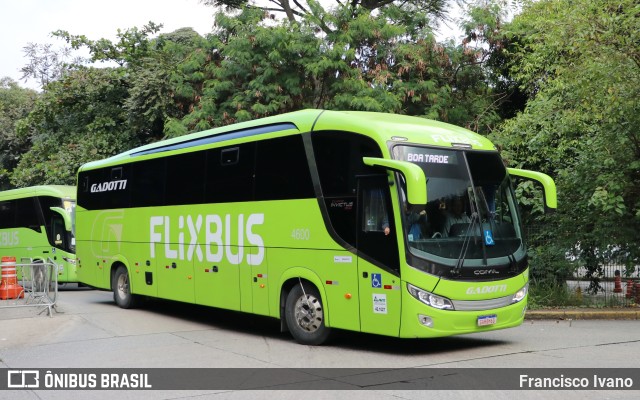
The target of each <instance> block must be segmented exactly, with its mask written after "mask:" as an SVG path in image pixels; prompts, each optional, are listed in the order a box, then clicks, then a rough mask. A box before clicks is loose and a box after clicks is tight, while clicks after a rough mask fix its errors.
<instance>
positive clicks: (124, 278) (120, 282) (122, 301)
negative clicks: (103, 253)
mask: <svg viewBox="0 0 640 400" xmlns="http://www.w3.org/2000/svg"><path fill="white" fill-rule="evenodd" d="M129 282H130V281H129V274H128V272H127V268H126V267H125V266H123V265H121V266H119V267H118V268H117V269H116V272H115V273H114V274H113V280H112V281H111V288H112V289H113V300H114V301H115V302H116V304H117V305H118V306H119V307H120V308H134V307H135V306H136V304H137V300H138V297H137V296H136V295H133V294H131V285H130V284H129Z"/></svg>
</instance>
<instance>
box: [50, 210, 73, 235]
mask: <svg viewBox="0 0 640 400" xmlns="http://www.w3.org/2000/svg"><path fill="white" fill-rule="evenodd" d="M49 209H50V210H51V211H53V212H55V213H58V214H60V216H61V217H62V220H63V221H64V229H66V230H67V231H69V232H71V229H72V224H71V216H70V215H69V213H68V212H67V211H66V210H65V209H64V208H61V207H49Z"/></svg>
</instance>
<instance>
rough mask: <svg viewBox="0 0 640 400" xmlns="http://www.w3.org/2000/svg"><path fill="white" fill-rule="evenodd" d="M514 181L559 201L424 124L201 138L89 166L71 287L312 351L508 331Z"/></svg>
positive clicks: (446, 129)
mask: <svg viewBox="0 0 640 400" xmlns="http://www.w3.org/2000/svg"><path fill="white" fill-rule="evenodd" d="M511 175H519V176H523V177H526V178H530V179H535V180H538V181H540V182H541V183H542V184H543V186H544V188H545V195H546V197H545V201H546V205H547V207H548V208H551V209H552V208H555V207H556V192H555V185H554V183H553V180H551V178H549V177H548V176H547V175H544V174H541V173H537V172H533V171H525V170H517V169H510V168H509V169H507V168H505V166H504V164H503V161H502V159H501V157H500V155H499V154H498V152H497V150H496V149H495V147H494V146H493V144H492V143H490V142H489V141H488V140H487V139H486V138H484V137H482V136H479V135H477V134H475V133H473V132H471V131H468V130H466V129H462V128H460V127H456V126H452V125H449V124H445V123H441V122H436V121H430V120H427V119H422V118H417V117H409V116H401V115H392V114H384V113H370V112H340V111H326V110H303V111H298V112H293V113H287V114H282V115H279V116H274V117H268V118H264V119H258V120H254V121H250V122H244V123H239V124H234V125H229V126H225V127H222V128H216V129H212V130H207V131H203V132H198V133H193V134H189V135H185V136H182V137H179V138H173V139H170V140H165V141H161V142H157V143H153V144H150V145H146V146H142V147H139V148H136V149H133V150H130V151H128V152H125V153H122V154H119V155H116V156H113V157H111V158H108V159H105V160H101V161H96V162H91V163H88V164H85V165H83V166H82V167H81V168H80V169H79V171H78V207H77V217H76V224H77V242H78V276H79V279H80V281H81V282H82V283H84V284H86V285H89V286H93V287H95V288H100V289H105V290H112V291H113V292H114V300H115V302H116V303H117V304H118V305H119V306H120V307H123V308H129V307H133V306H135V304H136V303H137V301H138V300H139V299H140V298H141V297H146V296H148V297H157V298H163V299H170V300H176V301H180V302H186V303H194V304H200V305H206V306H212V307H218V308H224V309H229V310H236V311H242V312H248V313H254V314H260V315H265V316H270V317H273V318H278V319H280V321H281V326H282V329H283V331H286V330H288V331H290V332H291V334H292V336H293V337H294V338H295V339H296V340H297V341H298V342H300V343H303V344H321V343H323V342H324V341H325V340H326V339H327V337H328V336H329V333H330V331H331V329H332V328H337V329H346V330H352V331H361V332H369V333H374V334H380V335H388V336H395V337H403V338H426V337H435V336H446V335H454V334H461V333H472V332H482V331H488V330H494V329H502V328H508V327H514V326H517V325H520V324H521V323H522V321H523V318H524V313H525V309H526V302H527V289H528V264H527V252H526V247H525V243H524V240H523V228H522V225H521V219H520V217H519V214H518V207H517V204H516V199H515V196H514V192H513V190H512V187H511V183H510V181H511V179H510V176H511ZM454 200H455V201H458V202H461V203H462V210H461V213H460V218H461V220H460V221H461V222H458V223H454V224H451V226H450V227H449V228H446V229H445V226H446V225H447V221H448V218H449V217H450V215H449V214H450V213H451V211H452V210H453V206H452V204H453V202H454ZM458 208H460V206H458ZM463 214H464V215H463ZM465 215H466V218H465Z"/></svg>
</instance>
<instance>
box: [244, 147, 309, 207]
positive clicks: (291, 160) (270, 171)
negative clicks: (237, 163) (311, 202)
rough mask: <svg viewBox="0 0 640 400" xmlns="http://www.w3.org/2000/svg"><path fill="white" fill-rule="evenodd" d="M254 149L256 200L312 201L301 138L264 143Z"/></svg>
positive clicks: (307, 168)
mask: <svg viewBox="0 0 640 400" xmlns="http://www.w3.org/2000/svg"><path fill="white" fill-rule="evenodd" d="M257 147H258V148H257V155H256V173H255V180H256V181H255V190H256V192H255V194H256V200H286V199H304V198H312V197H315V193H314V191H313V182H312V181H311V174H310V173H309V164H308V162H307V156H306V154H305V151H304V144H303V143H302V136H300V135H293V136H285V137H281V138H277V139H269V140H263V141H260V142H258V143H257Z"/></svg>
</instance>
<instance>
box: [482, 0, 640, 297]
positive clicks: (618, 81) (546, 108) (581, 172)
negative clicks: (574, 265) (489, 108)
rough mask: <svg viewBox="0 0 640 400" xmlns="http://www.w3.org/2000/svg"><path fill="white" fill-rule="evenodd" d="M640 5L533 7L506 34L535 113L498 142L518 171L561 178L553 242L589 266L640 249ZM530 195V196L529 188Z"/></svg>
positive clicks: (553, 1)
mask: <svg viewBox="0 0 640 400" xmlns="http://www.w3.org/2000/svg"><path fill="white" fill-rule="evenodd" d="M638 7H639V6H638V5H637V2H635V1H632V0H623V1H620V2H616V3H615V4H613V3H611V2H609V1H604V0H589V1H584V2H574V1H570V0H545V1H538V2H531V3H530V4H528V5H527V7H525V9H524V10H523V12H522V14H520V15H518V16H517V17H516V18H515V19H514V21H513V23H512V24H510V25H509V26H508V27H507V28H506V32H507V37H508V38H509V41H510V46H508V47H505V53H506V54H503V56H505V57H506V58H508V59H509V60H510V66H511V69H510V71H511V74H512V75H511V78H514V79H515V80H516V81H517V82H518V83H519V85H520V87H521V90H523V91H524V92H526V93H528V95H529V96H530V99H529V101H528V103H527V106H526V108H525V110H524V111H523V112H522V113H520V114H518V115H517V117H516V118H514V119H512V120H509V121H507V122H506V123H505V124H503V125H502V127H501V129H500V130H499V131H497V132H495V134H494V136H493V139H494V140H495V141H496V142H497V143H498V144H499V145H500V146H501V147H502V148H504V149H505V156H506V157H507V158H508V159H509V160H510V161H511V163H512V165H513V166H522V167H526V168H531V169H538V170H542V171H545V172H547V173H549V174H550V175H552V176H554V177H556V180H557V181H556V183H557V185H558V193H559V196H560V197H559V212H558V214H556V216H555V220H556V225H555V226H553V227H550V229H552V230H553V240H554V241H556V242H557V243H558V244H560V245H561V246H563V247H564V249H566V251H572V252H573V254H574V256H576V257H578V259H579V262H580V263H581V264H582V265H583V266H584V267H585V268H587V270H588V271H589V273H590V274H591V276H592V277H593V279H592V286H591V290H592V291H596V292H597V291H598V290H599V282H598V279H599V269H600V265H601V263H602V262H603V261H605V260H606V257H607V254H608V252H607V251H606V249H609V248H611V247H612V246H613V247H615V248H620V249H624V251H626V252H627V253H628V254H629V257H630V258H632V259H637V257H638V254H640V248H639V246H638V242H637V232H639V231H640V218H639V215H640V169H639V168H638V167H639V166H640V133H639V132H640V117H639V111H640V103H638V101H637V99H638V95H640V33H639V32H640V19H638V17H637V15H638V12H639V10H640V9H639V8H638ZM520 190H521V191H524V190H525V189H524V188H520Z"/></svg>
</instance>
